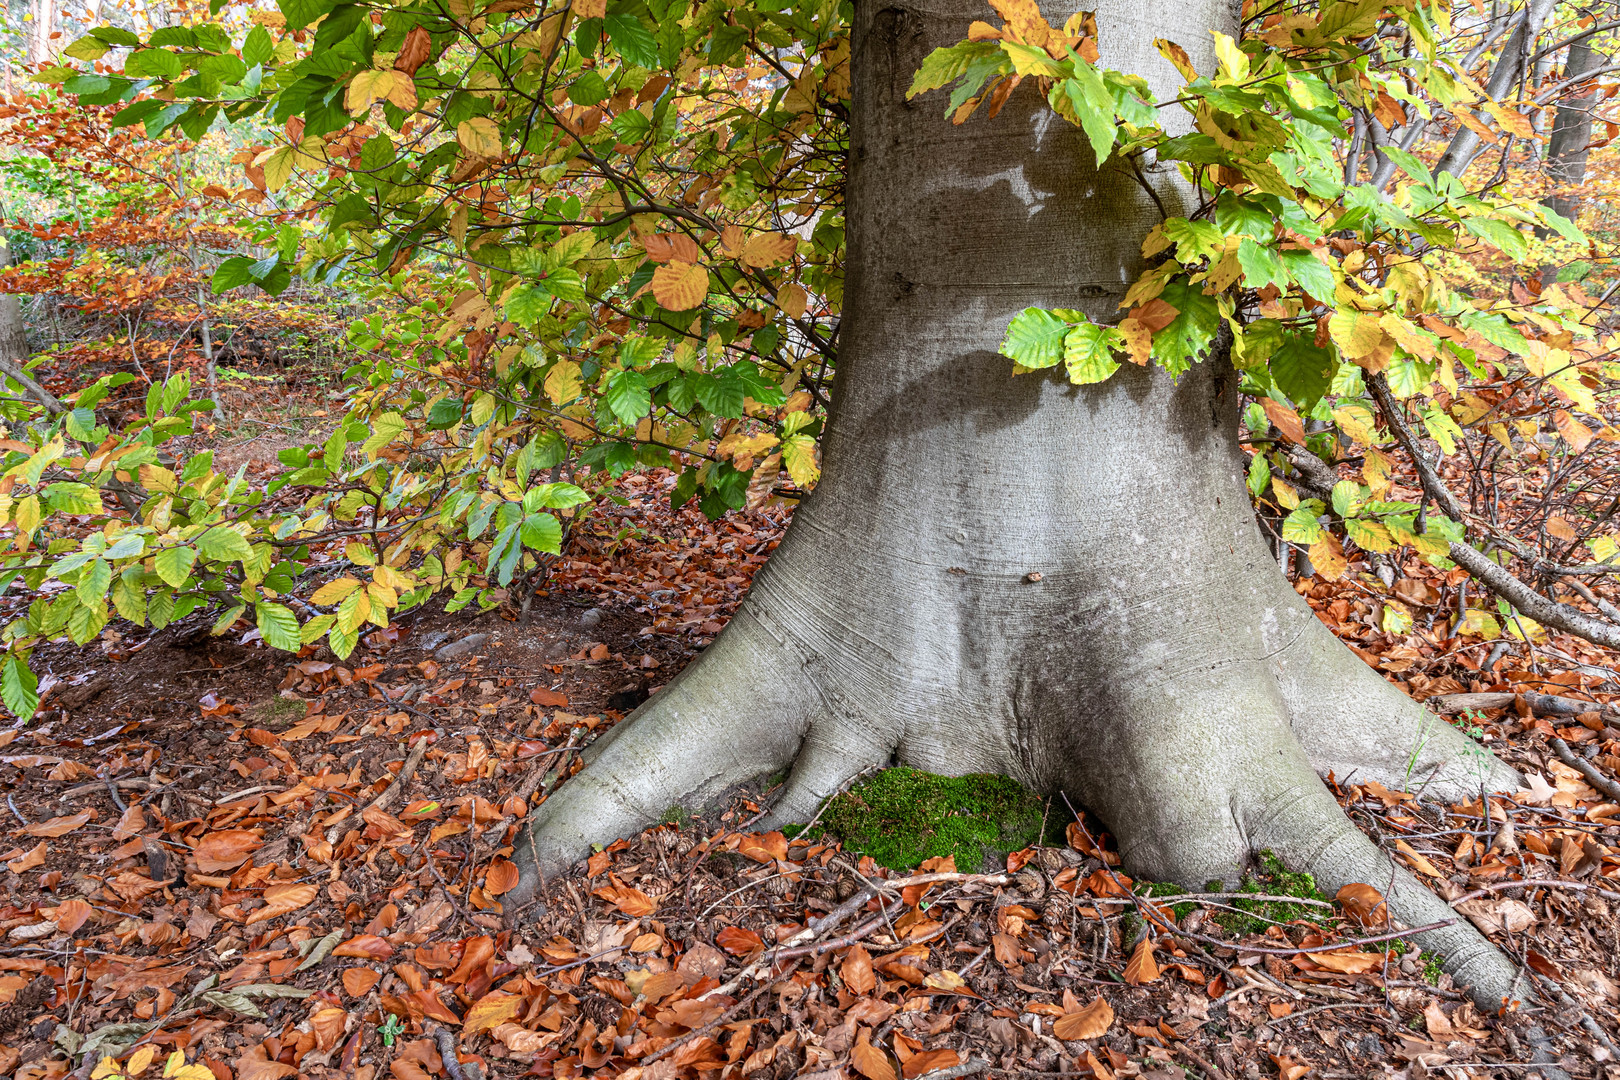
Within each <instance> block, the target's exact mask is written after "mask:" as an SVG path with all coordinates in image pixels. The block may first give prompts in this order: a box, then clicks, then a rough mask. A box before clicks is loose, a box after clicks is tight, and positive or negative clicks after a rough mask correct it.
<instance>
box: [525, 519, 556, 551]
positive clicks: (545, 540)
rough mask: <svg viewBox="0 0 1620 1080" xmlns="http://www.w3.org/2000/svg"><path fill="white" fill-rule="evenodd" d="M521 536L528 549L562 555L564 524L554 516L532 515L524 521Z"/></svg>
mask: <svg viewBox="0 0 1620 1080" xmlns="http://www.w3.org/2000/svg"><path fill="white" fill-rule="evenodd" d="M520 536H521V537H522V540H523V546H524V547H526V548H531V549H533V550H535V551H544V552H549V553H550V554H552V555H560V554H562V522H560V521H558V520H557V517H556V515H554V514H530V515H529V516H528V517H526V518H524V519H523V528H522V530H521V532H520Z"/></svg>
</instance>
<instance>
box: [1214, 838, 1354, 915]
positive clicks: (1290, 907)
mask: <svg viewBox="0 0 1620 1080" xmlns="http://www.w3.org/2000/svg"><path fill="white" fill-rule="evenodd" d="M1210 885H1211V886H1214V887H1213V888H1211V889H1210V891H1211V892H1220V891H1222V890H1221V889H1220V888H1219V885H1220V883H1219V882H1211V883H1210ZM1236 891H1238V892H1246V893H1257V894H1266V895H1270V896H1297V897H1299V898H1300V899H1301V900H1326V899H1327V897H1326V896H1323V895H1322V892H1321V890H1319V889H1318V888H1317V887H1316V879H1315V878H1313V877H1311V875H1309V874H1304V873H1295V872H1294V871H1291V870H1289V869H1288V868H1287V867H1286V866H1284V865H1283V864H1282V860H1281V859H1279V858H1277V856H1276V855H1274V854H1273V853H1272V852H1270V851H1262V852H1261V853H1260V868H1259V870H1258V871H1256V872H1254V873H1251V874H1249V875H1247V876H1245V877H1244V879H1243V881H1242V883H1241V884H1240V885H1239V886H1238V887H1237V890H1236ZM1229 903H1230V904H1231V906H1232V907H1235V908H1237V909H1239V910H1238V911H1228V912H1223V913H1222V914H1221V915H1220V916H1219V917H1218V918H1217V919H1216V920H1215V921H1216V922H1218V923H1220V924H1221V926H1223V927H1225V928H1226V930H1227V932H1228V933H1232V934H1238V935H1245V934H1261V933H1264V932H1265V929H1266V927H1267V926H1269V925H1271V923H1286V922H1292V921H1293V920H1295V919H1320V918H1321V917H1322V909H1320V908H1317V907H1313V906H1310V905H1308V904H1290V903H1288V902H1286V901H1282V900H1245V899H1243V898H1241V897H1240V898H1238V899H1234V900H1231V901H1229ZM1239 912H1247V913H1248V914H1239ZM1254 916H1258V918H1255V917H1254ZM1264 920H1270V922H1267V921H1264Z"/></svg>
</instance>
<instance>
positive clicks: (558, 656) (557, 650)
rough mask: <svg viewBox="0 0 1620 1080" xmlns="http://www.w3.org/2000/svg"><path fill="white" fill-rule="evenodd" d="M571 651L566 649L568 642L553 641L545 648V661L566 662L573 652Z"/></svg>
mask: <svg viewBox="0 0 1620 1080" xmlns="http://www.w3.org/2000/svg"><path fill="white" fill-rule="evenodd" d="M573 651H574V650H573V649H571V648H569V647H568V642H566V641H553V642H552V643H551V644H550V645H549V646H548V647H547V648H546V659H547V660H566V659H568V654H569V653H571V652H573Z"/></svg>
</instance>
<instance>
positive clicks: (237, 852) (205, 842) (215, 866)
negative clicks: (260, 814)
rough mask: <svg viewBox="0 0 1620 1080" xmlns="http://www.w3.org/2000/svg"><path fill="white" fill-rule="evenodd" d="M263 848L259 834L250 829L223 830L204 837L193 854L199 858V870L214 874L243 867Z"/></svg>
mask: <svg viewBox="0 0 1620 1080" xmlns="http://www.w3.org/2000/svg"><path fill="white" fill-rule="evenodd" d="M263 846H264V841H263V840H261V839H260V838H259V834H258V833H256V832H253V831H251V830H249V829H221V830H220V831H219V832H211V833H209V834H208V835H207V836H205V837H203V838H202V840H201V841H199V842H198V844H197V847H196V848H195V849H194V850H193V852H192V854H193V855H195V856H196V858H197V869H198V870H199V871H201V872H202V873H204V874H212V873H215V872H216V871H219V870H229V869H231V868H232V867H236V866H241V865H242V864H243V863H244V862H246V861H247V858H248V856H249V855H251V854H253V853H254V852H255V851H258V850H259V848H261V847H263Z"/></svg>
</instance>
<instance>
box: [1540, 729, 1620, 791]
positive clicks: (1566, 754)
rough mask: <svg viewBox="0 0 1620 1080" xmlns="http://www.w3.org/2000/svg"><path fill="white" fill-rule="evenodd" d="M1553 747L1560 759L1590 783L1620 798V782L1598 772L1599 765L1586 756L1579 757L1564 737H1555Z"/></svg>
mask: <svg viewBox="0 0 1620 1080" xmlns="http://www.w3.org/2000/svg"><path fill="white" fill-rule="evenodd" d="M1552 748H1553V753H1555V754H1557V755H1558V760H1559V761H1562V762H1563V763H1564V764H1565V765H1568V766H1569V767H1570V768H1572V769H1574V770H1575V771H1576V772H1578V773H1580V774H1581V775H1582V776H1584V777H1586V782H1587V783H1588V784H1591V785H1592V786H1593V787H1595V788H1597V789H1598V790H1599V791H1601V792H1603V794H1605V795H1607V796H1608V797H1609V798H1611V799H1620V783H1616V782H1615V781H1613V780H1610V779H1609V778H1608V777H1607V776H1604V775H1603V774H1602V773H1600V772H1598V770H1597V766H1595V765H1593V764H1592V763H1591V762H1589V761H1587V760H1586V759H1585V758H1581V757H1577V756H1576V754H1575V751H1573V750H1571V749H1570V748H1569V744H1568V743H1566V742H1565V741H1564V740H1563V739H1553V740H1552Z"/></svg>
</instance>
